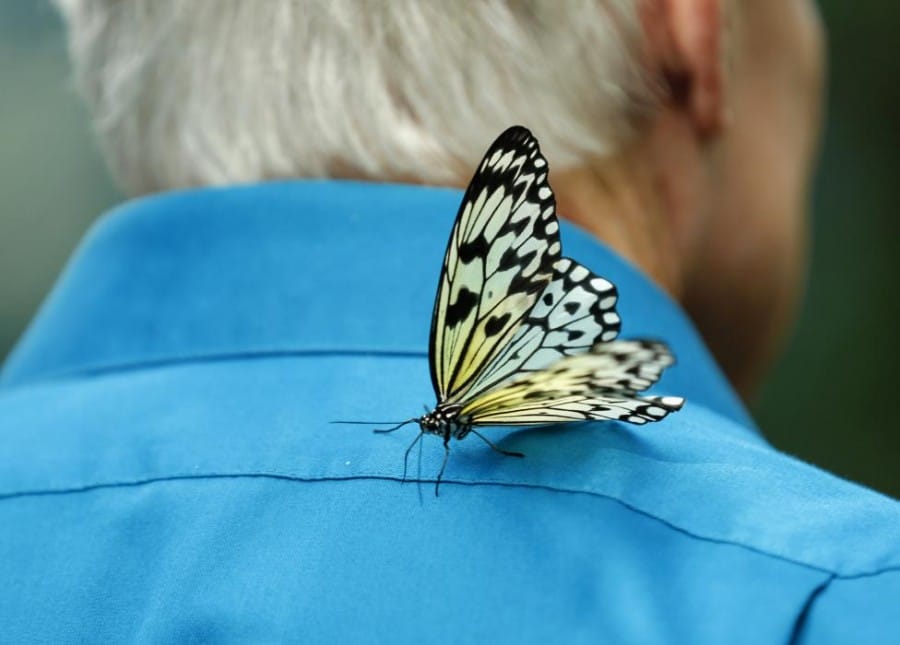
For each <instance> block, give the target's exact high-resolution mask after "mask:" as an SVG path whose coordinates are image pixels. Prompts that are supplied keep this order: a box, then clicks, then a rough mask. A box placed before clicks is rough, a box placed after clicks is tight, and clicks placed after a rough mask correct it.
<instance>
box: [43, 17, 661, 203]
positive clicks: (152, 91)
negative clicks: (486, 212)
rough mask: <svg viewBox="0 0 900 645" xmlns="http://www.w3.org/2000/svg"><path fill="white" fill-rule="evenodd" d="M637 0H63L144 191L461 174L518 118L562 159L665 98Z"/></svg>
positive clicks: (616, 131) (604, 141)
mask: <svg viewBox="0 0 900 645" xmlns="http://www.w3.org/2000/svg"><path fill="white" fill-rule="evenodd" d="M639 1H640V0H567V1H565V2H552V1H540V0H530V1H524V0H522V1H517V0H477V1H476V0H472V1H467V2H450V1H441V0H391V1H387V0H383V1H380V2H379V1H375V0H371V1H363V0H265V1H250V0H57V4H58V5H59V6H60V7H61V9H62V11H63V14H64V15H65V17H66V19H67V22H68V23H69V28H70V29H69V32H70V50H71V53H72V58H73V61H74V64H75V76H76V79H77V82H78V85H79V88H80V90H81V92H82V93H83V95H84V96H85V98H86V100H87V102H88V104H89V106H90V108H91V110H92V112H93V115H94V119H95V127H96V129H97V130H98V132H99V134H100V135H101V141H102V145H103V147H104V149H105V152H106V154H107V157H108V161H109V164H110V166H111V168H112V171H113V173H114V174H115V175H116V177H117V179H118V180H119V181H120V182H121V184H122V185H123V187H124V188H125V189H126V190H127V191H129V192H132V193H143V192H152V191H157V190H165V189H170V188H177V187H184V186H190V185H204V184H230V183H243V182H253V181H260V180H266V179H274V178H284V177H329V176H330V177H358V178H374V179H396V180H405V181H424V182H428V183H437V184H441V183H457V182H459V181H460V180H463V179H465V177H466V176H467V174H468V172H469V170H468V169H471V168H472V167H474V165H475V164H476V163H477V161H478V159H479V158H480V155H481V154H482V153H483V151H484V150H485V149H486V147H487V146H488V145H489V144H490V142H491V141H492V140H493V139H494V137H496V135H497V134H499V133H500V132H501V131H502V130H503V129H505V128H506V127H507V126H509V125H512V124H515V123H521V124H523V125H526V126H528V127H529V128H531V129H532V130H533V131H534V132H535V134H536V135H537V136H538V138H539V139H540V141H541V144H542V146H543V147H544V149H545V151H546V152H547V153H548V155H549V156H550V157H551V158H552V159H553V160H554V162H555V164H557V166H567V165H575V164H577V163H579V162H581V161H583V160H584V159H585V158H591V157H604V156H609V155H610V154H612V153H613V152H615V150H616V149H617V148H618V147H619V146H620V145H621V144H622V142H623V139H624V138H625V137H627V136H628V134H629V133H630V132H631V130H632V127H633V124H634V118H635V115H636V114H638V113H639V112H640V111H641V110H644V109H646V107H647V106H649V105H651V104H652V97H653V92H652V91H651V90H650V88H649V86H648V84H647V83H646V82H645V79H644V77H643V74H642V71H641V65H640V59H639V52H640V48H641V41H642V39H641V33H640V31H641V30H640V25H639V20H638V16H637V11H638V9H637V4H638V2H639Z"/></svg>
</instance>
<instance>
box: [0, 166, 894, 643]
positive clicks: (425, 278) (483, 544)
mask: <svg viewBox="0 0 900 645" xmlns="http://www.w3.org/2000/svg"><path fill="white" fill-rule="evenodd" d="M460 199H461V192H460V191H458V190H451V189H438V188H428V187H412V186H403V185H388V184H367V183H359V182H337V181H310V182H285V183H272V184H262V185H258V186H245V187H232V188H225V189H204V190H196V191H188V192H182V193H175V194H169V195H162V196H156V197H152V198H146V199H142V200H138V201H134V202H131V203H128V204H125V205H124V206H122V207H120V208H119V209H117V210H115V211H114V212H112V213H110V214H108V215H107V216H105V217H103V218H101V220H99V222H98V223H97V224H96V225H95V226H94V227H93V229H92V230H91V232H90V233H89V234H88V235H87V237H86V239H85V240H84V241H83V243H82V244H81V246H80V248H79V249H78V251H77V252H76V253H75V255H74V257H73V259H72V260H71V261H70V263H69V265H68V267H67V268H66V270H65V271H64V273H63V275H62V277H61V278H60V280H59V282H58V284H57V285H56V287H55V288H54V290H53V291H52V293H51V295H50V296H49V297H48V299H47V301H46V302H45V303H44V305H43V307H42V308H41V311H40V312H39V314H38V316H37V317H36V319H35V320H34V322H33V323H32V325H31V326H30V328H29V329H28V331H27V332H26V334H25V335H24V337H23V338H22V340H21V341H20V343H19V344H18V346H17V348H16V349H15V351H14V352H13V353H12V354H11V356H10V358H9V359H8V361H7V362H6V364H5V366H4V369H3V371H2V376H0V442H2V445H3V449H2V451H0V581H2V584H0V642H10V643H13V642H14V643H26V642H54V643H66V642H147V643H171V642H225V643H229V642H234V643H252V642H312V643H325V642H379V641H381V642H391V643H418V642H422V641H425V642H432V641H433V642H516V643H530V642H534V643H546V642H572V643H577V642H591V643H596V642H623V643H673V642H686V643H722V642H729V643H744V642H746V643H786V642H803V643H828V642H835V643H847V642H855V643H862V642H879V643H885V642H900V616H898V614H900V611H898V610H900V506H898V503H897V502H895V501H894V500H891V499H889V498H887V497H884V496H882V495H879V494H877V493H875V492H872V491H869V490H866V489H864V488H861V487H859V486H857V485H854V484H851V483H848V482H845V481H842V480H840V479H838V478H836V477H833V476H831V475H828V474H826V473H824V472H822V471H820V470H818V469H816V468H814V467H811V466H809V465H806V464H804V463H801V462H799V461H797V460H795V459H793V458H791V457H788V456H785V455H783V454H781V453H779V452H777V451H776V450H774V449H773V448H772V447H771V446H769V445H768V444H767V443H766V441H765V439H764V438H763V437H762V436H761V435H760V433H759V431H758V430H757V428H756V427H755V426H754V424H753V422H752V420H751V419H750V417H749V416H748V414H747V412H746V410H745V409H744V408H743V407H742V405H741V403H740V402H739V400H738V398H737V397H736V396H735V394H734V392H733V391H732V390H731V388H730V387H729V386H728V384H727V382H726V380H725V378H724V377H723V376H722V374H721V372H720V370H719V368H718V367H717V366H716V364H715V362H714V361H713V359H712V358H711V357H710V355H709V353H708V350H707V349H706V348H705V346H704V345H703V342H702V341H701V339H700V337H699V336H698V334H697V332H696V330H695V329H694V328H693V327H692V325H691V323H690V321H689V320H688V318H687V317H686V316H685V314H684V313H683V312H682V311H681V310H680V308H679V307H678V306H677V305H676V304H675V303H673V302H672V301H671V300H670V299H669V298H667V297H666V296H665V295H664V294H663V293H662V292H661V291H659V290H658V289H657V288H656V287H655V286H654V285H652V284H651V283H650V281H649V280H647V279H646V278H645V277H644V276H642V275H641V274H640V273H639V272H638V271H637V270H635V269H634V268H633V267H631V266H630V265H628V264H627V263H626V262H624V261H623V260H622V259H620V258H619V257H618V256H617V255H616V254H615V253H613V252H612V251H610V250H609V249H607V248H606V247H604V246H603V245H602V244H600V243H599V242H597V240H595V239H593V238H592V237H590V236H588V235H587V234H585V233H583V232H581V231H579V230H578V229H576V228H575V227H573V226H571V225H567V224H566V223H565V222H563V223H562V229H561V231H562V239H563V253H564V254H565V255H567V256H569V257H573V258H575V259H576V260H577V261H579V262H580V263H582V264H585V265H586V266H588V267H589V268H591V269H592V270H593V271H594V272H596V273H598V274H599V275H602V276H604V277H606V278H608V279H610V280H611V281H613V282H614V283H615V284H616V285H617V287H618V289H619V294H620V298H619V306H618V310H619V313H620V314H621V317H622V321H623V324H622V333H621V336H620V337H622V338H642V337H647V338H659V339H662V340H664V341H665V342H667V343H668V344H669V345H670V347H671V348H672V350H673V352H674V354H675V356H676V357H677V360H678V363H677V364H676V365H675V366H673V367H671V368H670V369H668V370H667V371H666V373H665V374H664V376H663V378H662V380H661V381H660V383H659V384H658V385H657V386H656V387H655V388H653V389H652V390H651V391H652V392H653V393H657V394H671V395H678V396H684V397H685V398H686V399H687V402H686V404H685V406H684V408H683V409H682V410H681V411H680V412H678V413H675V414H673V415H670V416H669V417H668V418H666V419H665V420H664V421H662V422H660V423H656V424H648V425H646V426H641V427H638V426H632V425H628V424H620V423H616V422H588V423H578V424H568V425H565V426H548V427H542V428H530V429H518V430H516V429H512V430H509V429H486V430H485V432H487V433H489V436H490V438H491V439H492V440H494V441H496V442H498V443H499V444H500V445H501V446H502V447H503V448H506V449H509V450H519V451H522V452H524V453H525V454H526V458H524V459H513V458H507V457H504V456H502V455H500V454H497V453H495V452H493V451H491V450H490V449H489V448H488V447H487V446H486V445H485V444H484V443H482V442H481V441H480V440H478V438H477V437H469V438H467V439H466V440H464V441H460V442H457V441H453V443H452V444H451V447H452V453H451V458H450V461H449V463H448V466H447V471H446V474H445V476H444V481H443V484H442V485H441V491H440V497H437V498H436V497H434V495H433V486H432V485H430V484H428V483H423V484H417V483H416V482H415V481H407V482H406V483H401V481H400V480H401V477H402V474H403V454H404V451H405V450H406V448H407V446H408V445H409V444H410V442H411V441H412V440H413V439H414V438H415V437H416V435H417V433H418V428H417V427H415V425H411V426H409V427H407V428H403V429H401V430H398V431H396V432H394V433H391V434H388V435H373V434H372V433H371V432H370V431H369V429H368V428H366V427H365V426H359V425H336V424H332V423H330V422H331V421H335V420H342V419H349V420H375V421H381V420H385V421H401V420H403V419H407V418H410V417H413V416H418V415H420V414H421V413H422V411H423V404H424V405H426V406H428V408H429V409H430V408H431V407H433V405H434V403H435V401H434V393H433V392H432V389H431V382H430V378H429V370H428V358H427V342H428V331H429V326H430V318H431V309H432V306H433V301H434V293H435V288H436V286H437V282H438V275H439V271H440V267H441V259H442V257H443V252H444V247H445V245H446V242H447V237H448V235H449V231H450V228H451V227H452V222H453V218H454V216H455V214H456V211H457V208H458V205H459V200H460ZM848 431H849V429H848ZM442 458H443V449H442V448H441V442H440V439H439V438H437V437H433V436H426V437H424V439H423V441H422V451H421V456H420V455H419V453H418V452H417V451H416V450H414V451H413V452H412V453H411V454H410V460H409V475H410V477H411V478H412V479H416V478H417V476H418V474H419V473H421V479H422V480H423V481H425V482H428V481H431V482H433V479H434V476H435V474H436V473H437V471H438V469H439V467H440V463H441V459H442ZM891 639H893V640H891Z"/></svg>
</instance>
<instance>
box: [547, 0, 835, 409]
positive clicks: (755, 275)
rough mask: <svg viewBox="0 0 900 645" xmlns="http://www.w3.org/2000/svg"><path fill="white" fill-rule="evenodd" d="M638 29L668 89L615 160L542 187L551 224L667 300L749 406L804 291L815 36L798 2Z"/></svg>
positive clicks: (651, 10) (654, 2)
mask: <svg viewBox="0 0 900 645" xmlns="http://www.w3.org/2000/svg"><path fill="white" fill-rule="evenodd" d="M643 24H644V31H645V36H646V41H647V48H646V52H645V54H646V61H645V63H646V66H647V69H648V71H649V73H650V74H652V75H653V76H655V77H656V78H657V79H658V80H659V81H660V83H661V84H662V85H663V86H664V87H666V88H667V90H668V91H667V93H666V95H664V96H663V98H662V101H661V104H660V105H659V107H658V109H657V110H656V111H655V112H654V113H653V114H652V115H651V116H649V117H647V118H646V120H645V121H643V122H642V123H640V124H639V132H640V134H639V136H637V137H636V138H635V140H634V141H633V142H632V143H631V144H630V145H629V146H628V147H627V148H626V149H625V150H623V151H622V153H621V154H620V155H619V156H617V157H616V158H614V159H611V160H605V161H596V162H592V163H588V164H586V165H585V166H583V167H580V168H573V169H568V170H563V171H560V172H558V173H555V174H554V175H553V177H552V181H553V186H554V189H555V192H556V195H557V199H558V202H559V212H560V215H561V216H563V217H566V218H568V219H570V220H572V221H574V222H576V223H577V224H579V225H581V226H582V227H583V228H586V229H587V230H589V231H590V232H592V233H593V234H595V235H596V236H597V237H598V238H600V239H602V240H604V241H605V242H607V243H608V244H610V245H611V246H612V247H613V248H615V249H617V250H618V251H619V252H620V253H622V254H623V255H624V256H625V257H626V258H628V259H629V260H631V261H632V262H633V263H635V264H636V265H638V266H639V267H641V268H642V269H643V270H644V271H645V272H646V273H647V274H648V275H649V276H650V277H651V278H652V279H653V280H655V281H656V282H657V283H658V284H659V285H660V286H662V287H663V288H664V289H665V290H666V291H668V292H669V294H671V295H672V296H673V297H674V298H675V299H676V300H678V301H680V302H681V303H682V305H683V306H684V307H685V309H686V310H687V312H688V313H689V315H690V316H691V317H692V318H693V320H694V321H695V323H696V324H697V326H698V328H699V330H700V332H701V333H702V334H703V336H704V338H705V340H706V342H707V344H708V345H709V346H710V349H711V350H712V352H713V353H714V355H715V356H716V358H717V359H718V361H719V362H720V364H721V365H722V367H723V368H724V370H725V372H726V374H727V375H728V377H729V378H730V379H731V381H732V383H733V384H734V385H735V387H736V388H737V389H738V391H739V392H740V393H741V394H742V395H743V396H744V397H745V398H747V397H750V396H752V394H753V393H754V391H755V389H756V387H757V386H758V384H759V382H760V380H761V378H762V377H763V375H764V374H765V372H766V371H767V369H768V368H769V366H770V365H771V363H772V361H773V360H774V358H775V357H776V356H777V355H778V352H779V349H780V347H781V345H782V343H783V342H784V339H785V336H786V333H787V332H788V330H789V328H790V325H791V323H792V322H793V320H794V318H795V314H796V308H797V302H798V300H799V296H800V293H801V287H802V283H803V279H804V274H805V267H806V246H807V238H808V230H807V229H808V193H809V179H810V172H811V166H812V162H813V159H814V157H815V152H816V146H817V142H818V138H819V126H820V104H821V96H822V79H823V73H824V64H823V63H824V61H823V58H824V57H823V31H822V28H821V24H820V22H819V18H818V14H817V13H816V10H815V7H814V5H813V4H812V3H811V2H807V1H806V0H736V1H734V2H727V1H725V0H650V1H648V2H646V3H645V5H644V13H643Z"/></svg>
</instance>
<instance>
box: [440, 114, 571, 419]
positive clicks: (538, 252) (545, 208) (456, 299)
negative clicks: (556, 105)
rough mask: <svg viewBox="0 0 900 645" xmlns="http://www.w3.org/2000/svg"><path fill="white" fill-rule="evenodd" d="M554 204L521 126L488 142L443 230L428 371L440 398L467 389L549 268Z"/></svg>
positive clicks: (508, 335) (506, 339) (518, 320)
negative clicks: (444, 238)
mask: <svg viewBox="0 0 900 645" xmlns="http://www.w3.org/2000/svg"><path fill="white" fill-rule="evenodd" d="M555 211H556V204H555V200H554V198H553V192H552V191H551V190H550V188H549V186H548V184H547V162H546V160H545V159H544V158H543V156H541V153H540V149H539V148H538V144H537V141H536V140H535V139H534V137H533V136H531V133H530V132H528V130H526V129H525V128H521V127H513V128H510V129H508V130H507V131H506V132H504V133H503V134H502V135H500V137H499V138H498V139H497V141H495V142H494V144H493V145H492V146H491V148H490V149H489V150H488V152H487V154H486V155H485V157H484V159H483V160H482V162H481V165H480V166H479V167H478V170H477V172H476V173H475V176H474V177H473V179H472V182H471V183H470V185H469V188H468V189H467V190H466V194H465V196H464V198H463V202H462V205H461V206H460V211H459V213H458V215H457V219H456V223H455V225H454V227H453V231H452V233H451V234H450V241H449V243H448V245H447V252H446V254H445V256H444V265H443V269H442V271H441V278H440V284H439V286H438V292H437V296H436V299H435V306H434V315H433V317H432V324H431V343H430V359H431V361H430V362H431V378H432V383H433V385H434V389H435V393H436V394H437V397H438V400H439V401H441V402H453V401H460V400H463V399H465V398H466V397H467V394H468V393H469V392H470V390H471V386H472V384H473V383H474V382H476V381H477V380H478V379H479V376H480V375H481V374H482V373H483V372H484V369H485V367H486V366H488V365H490V364H491V362H492V359H494V357H496V356H497V354H498V353H500V352H501V351H502V350H503V349H504V347H506V346H508V345H509V343H510V342H511V341H512V340H513V338H514V337H515V335H516V334H517V332H519V330H520V328H521V327H522V324H523V321H524V320H525V318H526V317H527V315H528V313H529V311H530V310H531V308H532V305H534V303H535V300H536V299H537V298H538V296H539V295H541V293H542V292H543V291H544V289H545V288H546V287H547V285H548V284H549V283H550V282H551V280H552V279H553V276H554V265H555V264H556V261H557V260H558V259H559V253H560V243H559V226H558V224H557V221H556V212H555Z"/></svg>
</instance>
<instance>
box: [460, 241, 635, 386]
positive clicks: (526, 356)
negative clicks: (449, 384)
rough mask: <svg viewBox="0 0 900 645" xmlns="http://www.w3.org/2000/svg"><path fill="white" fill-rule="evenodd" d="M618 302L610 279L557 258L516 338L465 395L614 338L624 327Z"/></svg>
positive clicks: (475, 380) (539, 368)
mask: <svg viewBox="0 0 900 645" xmlns="http://www.w3.org/2000/svg"><path fill="white" fill-rule="evenodd" d="M616 300H617V294H616V288H615V286H613V284H612V283H611V282H609V281H608V280H606V279H604V278H601V277H599V276H597V275H595V274H593V273H592V272H591V271H590V270H588V269H587V268H585V267H583V266H581V265H580V264H578V263H577V262H575V261H574V260H570V259H569V258H561V259H559V260H557V262H556V264H555V265H554V275H553V278H552V280H550V282H548V283H547V286H546V287H544V290H543V291H542V292H541V293H540V295H539V296H538V298H537V299H536V300H535V302H534V304H533V305H532V307H531V309H530V310H529V311H528V314H527V316H525V318H524V319H523V321H522V324H521V326H520V327H519V329H518V330H517V331H516V333H515V335H514V336H513V337H512V340H511V341H510V342H509V343H508V344H507V345H506V346H505V347H503V349H502V350H501V351H500V352H498V353H497V354H495V356H494V357H493V359H492V360H491V362H490V363H489V364H488V365H486V366H485V367H484V369H483V370H482V372H481V373H480V374H479V375H478V376H477V377H476V378H475V379H474V381H473V382H472V385H471V387H470V388H469V389H468V390H467V392H466V397H467V398H474V397H476V396H478V395H479V394H480V393H482V392H485V391H487V390H490V389H492V388H494V387H497V386H499V385H501V384H502V383H503V382H504V381H506V380H508V379H509V378H511V377H513V376H514V375H516V374H518V373H521V372H534V371H537V370H541V369H544V368H545V367H547V366H549V365H551V364H553V363H554V362H556V361H557V360H559V359H560V358H562V357H564V356H571V355H574V354H580V353H583V352H586V351H588V350H589V349H590V348H591V347H593V346H594V345H596V344H597V343H600V342H609V341H611V340H613V339H614V338H615V337H616V335H617V334H618V332H619V327H620V320H619V316H618V314H617V313H616V311H615V306H616Z"/></svg>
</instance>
